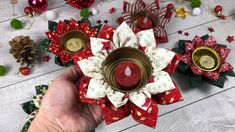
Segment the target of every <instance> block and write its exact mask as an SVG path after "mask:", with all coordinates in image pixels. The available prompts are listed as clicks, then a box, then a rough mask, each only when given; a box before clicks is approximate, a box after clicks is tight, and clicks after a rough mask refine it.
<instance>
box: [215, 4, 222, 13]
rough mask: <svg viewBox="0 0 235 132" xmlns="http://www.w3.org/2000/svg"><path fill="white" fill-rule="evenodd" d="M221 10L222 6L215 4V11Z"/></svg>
mask: <svg viewBox="0 0 235 132" xmlns="http://www.w3.org/2000/svg"><path fill="white" fill-rule="evenodd" d="M222 10H223V7H222V6H221V5H217V6H216V7H215V8H214V11H215V13H218V12H220V11H222Z"/></svg>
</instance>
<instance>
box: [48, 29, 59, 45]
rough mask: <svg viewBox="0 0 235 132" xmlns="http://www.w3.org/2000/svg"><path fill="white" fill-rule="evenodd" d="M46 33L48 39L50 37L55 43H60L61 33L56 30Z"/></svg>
mask: <svg viewBox="0 0 235 132" xmlns="http://www.w3.org/2000/svg"><path fill="white" fill-rule="evenodd" d="M46 35H47V37H48V39H50V40H51V41H52V42H53V43H60V37H61V36H60V35H58V34H57V33H54V32H51V31H49V32H46Z"/></svg>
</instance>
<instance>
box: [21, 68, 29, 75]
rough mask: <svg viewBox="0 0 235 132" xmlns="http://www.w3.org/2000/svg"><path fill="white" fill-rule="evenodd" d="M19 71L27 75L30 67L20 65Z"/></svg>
mask: <svg viewBox="0 0 235 132" xmlns="http://www.w3.org/2000/svg"><path fill="white" fill-rule="evenodd" d="M19 71H20V73H21V74H22V75H29V73H30V69H29V68H28V67H21V68H20V70H19Z"/></svg>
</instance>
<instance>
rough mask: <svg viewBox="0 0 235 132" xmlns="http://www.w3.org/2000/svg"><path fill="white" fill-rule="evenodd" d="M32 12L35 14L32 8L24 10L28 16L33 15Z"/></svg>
mask: <svg viewBox="0 0 235 132" xmlns="http://www.w3.org/2000/svg"><path fill="white" fill-rule="evenodd" d="M32 12H33V10H32V8H31V7H25V8H24V13H25V14H26V15H29V14H32Z"/></svg>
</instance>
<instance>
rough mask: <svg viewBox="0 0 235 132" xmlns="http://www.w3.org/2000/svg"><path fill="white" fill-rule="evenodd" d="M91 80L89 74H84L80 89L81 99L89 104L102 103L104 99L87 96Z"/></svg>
mask: <svg viewBox="0 0 235 132" xmlns="http://www.w3.org/2000/svg"><path fill="white" fill-rule="evenodd" d="M89 82H90V78H89V77H87V76H84V77H83V78H82V80H81V81H80V84H79V90H78V91H79V100H80V101H81V102H84V103H89V104H101V103H102V102H103V100H102V99H99V100H97V99H90V98H86V92H87V88H88V85H89Z"/></svg>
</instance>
